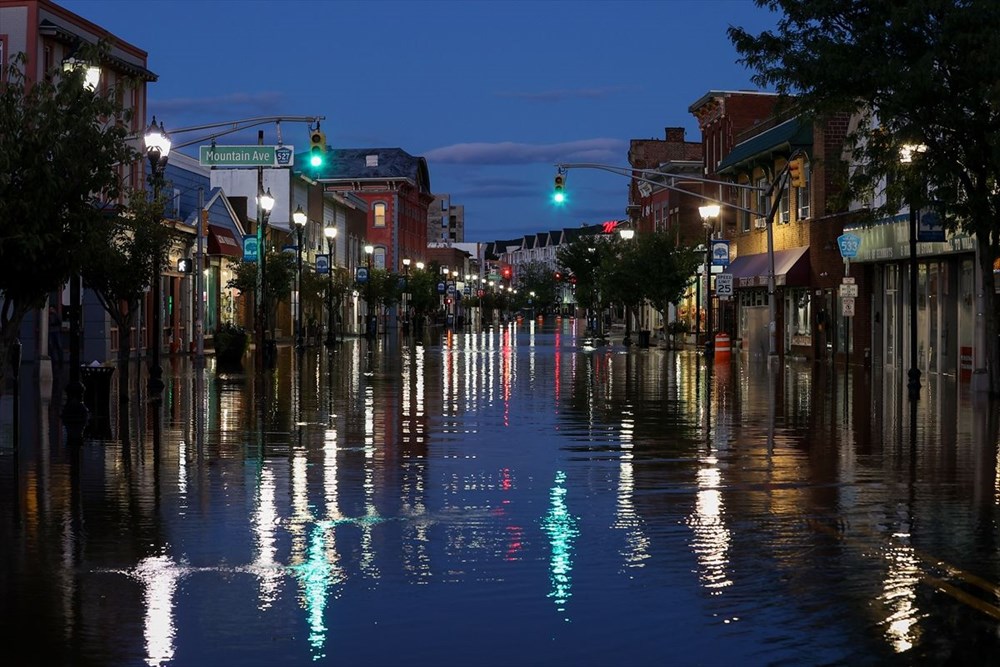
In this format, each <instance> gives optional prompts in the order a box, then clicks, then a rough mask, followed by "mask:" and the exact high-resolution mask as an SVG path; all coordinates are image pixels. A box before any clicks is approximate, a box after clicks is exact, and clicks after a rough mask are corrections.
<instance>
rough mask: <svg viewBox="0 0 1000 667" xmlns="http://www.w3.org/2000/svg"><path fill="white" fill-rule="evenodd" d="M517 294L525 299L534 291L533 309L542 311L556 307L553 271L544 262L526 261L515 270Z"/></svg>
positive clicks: (525, 300) (556, 299)
mask: <svg viewBox="0 0 1000 667" xmlns="http://www.w3.org/2000/svg"><path fill="white" fill-rule="evenodd" d="M517 290H518V296H521V297H523V299H522V300H523V301H524V302H525V303H527V299H528V298H529V295H530V293H531V292H534V293H535V296H534V298H532V305H533V306H535V310H538V311H544V310H546V309H549V308H557V307H558V305H559V304H558V298H557V291H556V279H555V272H554V271H552V269H550V268H549V267H548V265H547V264H545V263H544V262H528V263H527V264H523V265H521V266H520V267H519V268H518V271H517Z"/></svg>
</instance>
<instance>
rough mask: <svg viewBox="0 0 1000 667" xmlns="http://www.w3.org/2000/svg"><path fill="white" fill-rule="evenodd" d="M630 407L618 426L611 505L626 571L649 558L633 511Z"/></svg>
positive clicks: (647, 541)
mask: <svg viewBox="0 0 1000 667" xmlns="http://www.w3.org/2000/svg"><path fill="white" fill-rule="evenodd" d="M633 415H634V413H633V411H632V409H631V407H627V408H625V409H624V410H623V416H622V423H621V434H620V438H621V450H622V452H621V456H620V457H619V459H618V500H617V503H616V505H615V523H614V527H615V528H618V529H621V530H624V531H625V541H626V543H627V545H628V548H627V549H626V550H625V551H623V552H622V556H623V557H624V558H625V566H626V567H642V566H643V565H644V562H643V561H645V560H646V559H648V558H649V546H650V542H649V538H648V537H646V535H645V533H644V532H643V524H642V519H641V518H640V516H639V512H638V511H636V507H635V471H634V466H633V461H634V459H635V454H634V452H633V447H634V446H635V443H634V441H633V436H634V434H635V417H634V416H633Z"/></svg>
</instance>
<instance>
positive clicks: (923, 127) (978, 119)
mask: <svg viewBox="0 0 1000 667" xmlns="http://www.w3.org/2000/svg"><path fill="white" fill-rule="evenodd" d="M756 2H757V5H758V6H760V7H763V8H767V9H769V10H771V11H775V12H781V13H783V16H781V17H780V18H779V21H778V23H777V26H776V27H775V28H774V29H773V30H768V31H764V32H761V33H760V34H750V33H749V32H747V31H746V30H744V29H742V28H735V27H734V28H730V30H729V35H730V38H731V39H732V41H733V43H734V45H735V46H736V48H737V50H738V51H739V53H740V54H741V57H742V62H743V63H745V64H746V65H747V66H749V67H750V68H751V69H752V70H754V71H755V72H756V75H755V77H754V80H755V82H756V83H757V84H759V85H760V86H762V87H765V88H774V89H776V90H777V91H778V92H779V93H783V94H786V95H790V96H794V98H795V100H794V103H795V104H796V105H797V107H798V108H799V109H800V110H801V112H802V113H804V114H806V115H812V116H814V117H817V118H822V117H827V116H829V115H830V114H833V113H837V112H841V113H851V114H855V120H856V122H855V124H854V126H853V127H852V128H851V131H850V133H849V134H848V137H847V141H846V144H847V146H846V148H847V151H848V153H849V155H850V160H851V162H853V163H854V165H853V166H854V167H855V168H853V169H852V170H851V172H850V175H849V179H848V182H847V184H846V185H847V188H846V193H847V194H848V195H850V196H853V197H854V198H856V199H869V198H870V196H871V195H872V193H873V192H875V191H876V190H877V189H878V188H882V191H881V192H876V194H879V195H884V200H882V199H881V197H879V198H878V199H877V201H879V202H881V201H884V204H882V205H879V206H876V207H875V208H874V209H873V210H872V218H878V217H880V216H881V217H886V216H891V215H894V214H895V213H897V212H898V211H899V209H900V205H901V203H903V202H904V201H909V202H913V203H914V204H915V205H916V206H937V207H938V208H940V209H941V212H942V213H944V220H945V224H946V226H948V227H949V228H951V229H958V230H962V231H965V232H966V233H969V234H970V235H973V236H975V238H976V240H977V244H978V247H979V258H980V269H981V273H982V276H983V279H984V287H985V289H984V290H983V292H984V299H985V302H986V303H985V304H984V307H985V310H986V312H988V313H990V315H991V316H990V317H988V318H987V323H986V340H987V341H988V343H987V345H988V349H987V363H988V366H989V372H990V387H991V390H992V391H994V392H997V391H1000V363H998V361H1000V337H998V333H1000V319H998V318H1000V314H998V313H997V309H996V307H995V304H994V302H995V285H994V274H993V263H994V261H995V260H996V259H997V258H998V256H1000V187H998V181H1000V39H998V38H997V35H998V34H1000V3H997V2H995V0H907V1H906V2H884V1H883V0H850V1H837V2H834V1H832V0H756ZM904 145H917V146H922V147H925V148H926V150H923V151H922V152H920V153H919V154H918V157H917V159H914V160H913V161H912V162H911V163H909V164H905V163H902V162H901V160H900V156H901V148H902V147H903V146H904ZM831 157H833V156H831Z"/></svg>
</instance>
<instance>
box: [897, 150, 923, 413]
mask: <svg viewBox="0 0 1000 667" xmlns="http://www.w3.org/2000/svg"><path fill="white" fill-rule="evenodd" d="M926 150H927V146H924V145H923V144H903V146H901V147H900V149H899V161H900V163H902V164H912V163H913V160H914V158H915V157H916V155H917V154H918V153H923V152H925V151H926ZM913 191H914V188H913V186H912V185H911V186H910V196H909V202H908V203H909V209H910V215H909V218H910V220H909V222H910V370H909V371H908V372H907V377H908V378H909V381H908V382H907V384H906V387H907V389H908V390H909V397H910V400H911V401H917V400H919V399H920V368H919V367H918V365H917V206H916V204H917V202H916V199H917V198H916V197H915V196H913Z"/></svg>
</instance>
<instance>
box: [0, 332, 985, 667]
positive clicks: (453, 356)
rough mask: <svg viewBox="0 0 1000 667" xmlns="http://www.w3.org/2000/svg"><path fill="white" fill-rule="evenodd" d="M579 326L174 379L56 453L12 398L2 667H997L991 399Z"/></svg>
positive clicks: (24, 400)
mask: <svg viewBox="0 0 1000 667" xmlns="http://www.w3.org/2000/svg"><path fill="white" fill-rule="evenodd" d="M578 326H582V325H578V324H577V323H576V322H573V321H571V320H568V319H567V320H563V321H558V322H546V323H544V324H541V325H539V324H536V323H532V322H524V323H521V324H511V325H505V326H503V327H499V328H494V329H492V330H489V331H486V332H482V333H474V334H473V333H456V334H450V335H448V334H446V335H444V336H443V337H433V338H432V337H428V338H426V339H425V340H424V341H422V342H421V343H418V344H413V343H408V342H406V341H399V340H396V339H393V338H389V339H385V340H382V341H379V343H378V345H377V346H375V348H374V349H369V348H368V345H367V344H366V342H365V341H363V340H350V339H349V340H347V341H345V342H344V343H342V344H341V345H339V346H338V347H337V348H336V350H335V351H333V352H328V351H327V350H325V349H322V348H310V349H308V350H307V351H306V352H305V353H304V354H303V355H302V356H301V358H300V357H298V355H297V354H296V353H295V352H294V350H292V349H291V348H281V349H280V350H279V363H278V368H277V369H276V370H275V371H274V372H273V373H268V374H267V375H266V376H265V378H263V379H255V377H254V374H253V373H252V367H253V364H252V360H250V359H248V360H247V362H246V365H247V367H248V368H250V369H251V372H250V373H249V374H247V375H243V374H240V373H220V372H219V371H218V370H217V369H215V368H214V367H213V364H212V363H211V362H210V363H209V366H208V368H207V369H205V370H203V371H195V370H194V369H192V368H191V366H190V364H189V362H188V361H187V360H184V359H174V360H171V363H169V364H167V367H166V369H165V377H166V379H167V380H168V384H167V389H166V391H165V393H164V397H163V404H162V407H156V406H154V405H151V404H149V403H148V401H146V400H145V399H142V400H139V401H137V402H135V403H134V404H133V410H134V412H136V413H137V414H133V415H132V416H131V419H130V420H129V421H130V425H129V426H128V427H127V428H123V429H121V430H122V431H123V432H124V433H126V434H127V435H128V437H125V438H116V439H113V440H112V439H108V440H95V439H88V440H87V441H86V443H85V444H84V445H83V446H82V447H80V448H75V447H73V448H71V447H68V446H67V445H65V444H64V437H63V435H62V431H61V428H60V425H59V418H58V413H59V408H60V406H61V402H62V396H61V390H60V383H59V382H57V383H56V388H55V390H54V394H53V396H52V398H51V399H49V397H47V396H46V397H40V396H39V390H38V388H37V387H35V388H34V389H32V383H31V382H29V381H26V380H24V379H22V383H21V387H22V396H21V411H20V414H21V420H20V423H19V427H18V429H19V432H20V437H19V438H18V439H17V442H15V440H14V437H13V435H12V428H11V424H10V422H11V419H10V418H11V402H10V401H11V398H10V397H9V396H5V397H4V399H3V403H2V406H0V407H2V415H3V418H4V431H3V433H2V436H3V437H2V443H0V444H2V446H0V543H2V548H0V608H2V622H0V628H2V629H0V633H2V636H3V638H4V649H3V651H4V655H5V657H4V663H5V664H17V665H22V664H23V665H32V664H37V665H153V666H156V665H241V666H247V665H310V664H320V665H334V664H337V665H367V666H371V665H408V666H414V665H433V666H435V667H438V666H447V665H463V666H465V665H510V664H516V665H546V666H555V665H573V666H577V665H719V664H740V665H765V664H787V665H793V664H794V665H814V664H849V665H876V664H877V665H887V664H888V665H891V664H997V663H998V661H1000V587H998V581H1000V530H998V518H1000V511H998V508H1000V504H998V503H1000V463H998V449H997V423H998V419H997V410H996V408H995V407H994V406H992V405H990V404H988V403H986V402H980V401H979V400H978V399H976V397H975V396H973V395H971V394H969V393H968V390H967V388H966V385H965V384H963V383H959V382H957V381H956V380H955V379H954V378H938V377H930V378H928V377H926V376H925V378H924V388H923V392H922V395H921V400H920V401H919V403H918V406H917V410H916V412H915V413H914V414H913V415H912V416H911V413H910V404H909V402H908V401H907V400H906V398H905V394H906V389H905V374H902V375H898V374H897V375H894V374H893V373H889V374H882V373H878V374H877V375H875V376H873V374H871V373H869V372H868V371H867V370H866V369H863V368H854V369H851V372H850V373H846V372H845V370H844V369H843V367H835V366H831V365H823V364H819V365H812V364H809V363H803V362H788V363H787V364H786V365H784V366H778V365H773V366H771V367H769V366H768V365H767V364H766V363H765V364H764V365H754V364H752V363H749V362H747V361H740V360H734V361H733V362H732V363H721V362H719V363H714V364H712V363H709V364H706V360H705V359H704V357H703V356H701V355H698V354H696V353H693V352H673V351H668V350H666V349H635V348H633V349H632V350H631V351H626V350H625V348H623V347H621V346H619V345H610V346H600V347H596V348H594V347H591V346H588V345H587V342H586V340H585V339H584V334H583V332H582V329H578ZM36 384H37V383H36ZM139 384H140V385H142V384H143V383H139ZM15 655H16V656H20V657H16V658H15V657H13V656H15Z"/></svg>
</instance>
